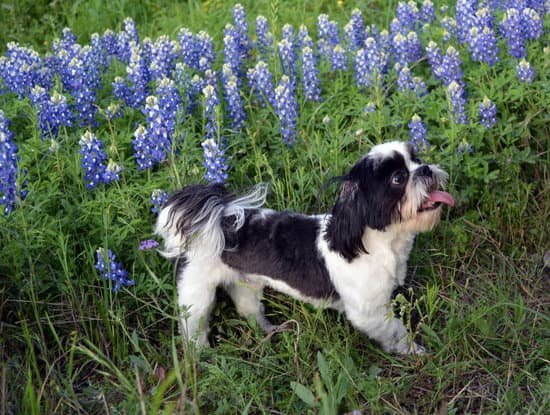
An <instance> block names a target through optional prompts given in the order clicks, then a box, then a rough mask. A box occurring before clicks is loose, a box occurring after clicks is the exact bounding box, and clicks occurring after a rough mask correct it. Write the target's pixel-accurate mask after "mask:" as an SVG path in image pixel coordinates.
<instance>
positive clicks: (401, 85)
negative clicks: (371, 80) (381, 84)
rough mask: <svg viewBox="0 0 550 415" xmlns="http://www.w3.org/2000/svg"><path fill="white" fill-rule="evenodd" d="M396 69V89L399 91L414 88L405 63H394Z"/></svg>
mask: <svg viewBox="0 0 550 415" xmlns="http://www.w3.org/2000/svg"><path fill="white" fill-rule="evenodd" d="M395 66H396V68H395V70H396V71H397V89H398V90H399V91H401V92H403V91H409V90H412V89H413V88H414V84H413V80H412V76H411V71H410V69H409V67H408V66H407V65H403V66H401V65H399V64H398V63H396V64H395Z"/></svg>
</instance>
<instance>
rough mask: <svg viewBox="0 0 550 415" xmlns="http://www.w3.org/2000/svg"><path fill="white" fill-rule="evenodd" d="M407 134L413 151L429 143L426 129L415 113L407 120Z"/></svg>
mask: <svg viewBox="0 0 550 415" xmlns="http://www.w3.org/2000/svg"><path fill="white" fill-rule="evenodd" d="M409 136H410V140H409V143H410V144H412V146H413V147H414V150H415V151H422V150H425V149H427V148H428V147H429V145H430V144H429V143H428V140H427V138H426V137H427V136H428V129H427V128H426V126H425V125H424V123H423V122H422V119H421V118H420V117H419V116H418V115H417V114H414V115H413V116H412V118H411V121H410V122H409Z"/></svg>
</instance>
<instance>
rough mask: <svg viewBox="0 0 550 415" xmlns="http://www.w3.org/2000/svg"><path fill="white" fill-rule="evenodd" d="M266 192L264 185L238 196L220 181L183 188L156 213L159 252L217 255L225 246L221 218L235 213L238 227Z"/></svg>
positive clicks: (174, 255) (176, 255)
mask: <svg viewBox="0 0 550 415" xmlns="http://www.w3.org/2000/svg"><path fill="white" fill-rule="evenodd" d="M266 195H267V185H266V184H259V185H257V186H255V187H254V188H253V189H252V191H251V192H249V193H247V194H245V195H242V196H240V197H236V196H234V195H231V194H229V193H228V192H227V190H226V189H225V187H224V186H223V185H220V184H212V185H192V186H187V187H185V188H183V189H182V190H180V191H178V192H176V193H174V194H173V195H172V196H171V197H170V199H169V200H168V201H167V202H166V204H165V206H164V207H163V209H162V210H161V211H160V214H159V216H158V219H157V223H156V227H155V233H156V234H157V235H160V236H161V237H162V238H163V239H164V247H163V249H162V251H160V253H161V254H162V255H163V256H165V257H166V258H177V257H180V256H181V255H183V254H185V255H186V256H189V257H193V258H197V257H205V258H213V257H216V256H220V255H221V253H222V251H223V250H224V248H225V238H224V234H223V229H222V226H221V222H222V219H223V218H225V217H231V216H234V218H235V220H234V224H233V230H235V231H236V230H238V229H240V228H241V227H242V226H243V225H244V222H245V218H246V215H245V212H246V210H247V209H258V208H260V207H261V206H262V205H263V204H264V203H265V198H266Z"/></svg>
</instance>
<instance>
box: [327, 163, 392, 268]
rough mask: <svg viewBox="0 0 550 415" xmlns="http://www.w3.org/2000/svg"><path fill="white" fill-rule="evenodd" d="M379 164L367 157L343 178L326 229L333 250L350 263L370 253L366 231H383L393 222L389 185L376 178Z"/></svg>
mask: <svg viewBox="0 0 550 415" xmlns="http://www.w3.org/2000/svg"><path fill="white" fill-rule="evenodd" d="M378 165H379V160H377V159H376V158H371V157H366V158H364V159H362V160H360V161H359V162H357V163H356V164H355V166H353V168H352V169H351V170H350V172H349V173H348V174H346V175H345V176H342V177H341V178H340V180H341V181H342V186H341V188H340V194H339V196H338V200H337V201H336V204H335V205H334V207H333V208H332V216H331V218H330V220H329V223H328V225H327V231H326V239H327V241H328V243H329V247H330V249H332V250H334V251H336V252H338V253H339V254H340V255H342V256H343V257H344V258H346V259H347V260H348V261H351V260H353V259H354V258H355V257H356V256H357V255H360V254H361V253H368V252H367V250H366V248H365V246H364V244H363V236H364V234H365V230H366V228H371V229H376V230H380V231H383V230H385V229H386V227H387V226H388V225H390V224H391V221H392V212H393V211H394V209H393V206H387V203H386V202H387V200H388V198H387V195H386V188H387V186H386V183H385V181H384V180H383V178H382V177H379V175H378V174H377V171H376V169H377V166H378Z"/></svg>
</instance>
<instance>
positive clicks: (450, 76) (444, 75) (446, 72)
mask: <svg viewBox="0 0 550 415" xmlns="http://www.w3.org/2000/svg"><path fill="white" fill-rule="evenodd" d="M435 73H436V74H437V77H438V78H441V79H442V80H443V83H444V84H445V85H446V86H449V84H450V83H451V82H453V81H456V82H458V83H461V82H462V77H463V73H462V62H461V61H460V56H459V53H458V51H457V50H456V49H455V48H454V47H453V46H449V47H448V48H447V51H446V52H445V55H443V58H442V60H441V65H440V66H439V67H438V68H436V70H435Z"/></svg>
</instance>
